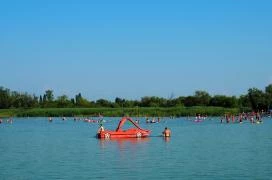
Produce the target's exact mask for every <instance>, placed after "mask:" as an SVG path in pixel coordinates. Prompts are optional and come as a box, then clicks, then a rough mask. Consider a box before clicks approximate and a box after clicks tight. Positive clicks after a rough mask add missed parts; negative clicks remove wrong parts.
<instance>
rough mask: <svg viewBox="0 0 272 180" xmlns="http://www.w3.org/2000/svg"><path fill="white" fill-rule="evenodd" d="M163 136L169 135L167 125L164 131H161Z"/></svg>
mask: <svg viewBox="0 0 272 180" xmlns="http://www.w3.org/2000/svg"><path fill="white" fill-rule="evenodd" d="M162 135H163V137H170V136H171V131H170V129H168V128H167V127H165V129H164V131H163V132H162Z"/></svg>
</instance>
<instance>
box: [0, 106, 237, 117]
mask: <svg viewBox="0 0 272 180" xmlns="http://www.w3.org/2000/svg"><path fill="white" fill-rule="evenodd" d="M241 111H242V110H240V109H239V108H223V107H211V106H194V107H169V108H162V107H137V108H32V109H0V117H50V116H52V117H63V116H65V117H76V116H93V117H96V116H99V115H103V116H105V117H121V116H134V117H137V116H139V117H166V116H175V117H180V116H196V115H197V114H201V115H207V116H221V115H224V114H226V113H228V114H238V113H240V112H241Z"/></svg>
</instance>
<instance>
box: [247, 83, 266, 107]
mask: <svg viewBox="0 0 272 180" xmlns="http://www.w3.org/2000/svg"><path fill="white" fill-rule="evenodd" d="M248 97H249V101H250V103H251V107H252V109H253V110H255V111H259V110H266V109H267V101H266V96H265V94H264V93H263V91H261V90H259V89H257V88H250V89H249V90H248Z"/></svg>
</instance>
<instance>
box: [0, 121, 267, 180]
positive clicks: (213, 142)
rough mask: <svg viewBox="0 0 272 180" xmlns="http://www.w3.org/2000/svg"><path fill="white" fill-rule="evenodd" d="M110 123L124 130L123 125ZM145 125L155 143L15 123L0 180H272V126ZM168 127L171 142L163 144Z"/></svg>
mask: <svg viewBox="0 0 272 180" xmlns="http://www.w3.org/2000/svg"><path fill="white" fill-rule="evenodd" d="M105 119H106V120H107V122H105V123H104V127H105V128H106V129H115V128H116V127H117V124H118V120H119V118H105ZM144 122H145V121H144V119H141V123H140V125H141V126H142V127H143V128H147V129H151V130H152V135H151V137H149V138H146V139H121V140H99V139H96V138H95V133H96V130H97V128H98V124H97V123H85V122H82V121H76V122H74V121H73V119H72V118H70V119H69V118H68V120H65V121H62V120H61V119H60V118H54V119H53V122H52V123H49V122H48V120H47V118H15V119H14V123H13V124H6V123H4V124H0V162H1V163H0V179H125V178H128V179H147V178H148V179H158V178H164V179H271V176H272V171H271V166H272V153H271V151H272V133H271V132H272V120H271V119H264V123H263V124H250V123H249V122H244V123H243V124H225V123H224V124H220V120H219V118H212V120H205V121H204V122H201V123H194V122H193V121H192V120H187V119H186V118H179V119H162V121H161V123H155V124H146V123H144ZM165 126H167V127H169V128H170V129H171V130H172V133H173V136H172V137H171V138H169V139H165V138H162V137H159V136H160V135H161V132H162V131H163V129H164V127H165Z"/></svg>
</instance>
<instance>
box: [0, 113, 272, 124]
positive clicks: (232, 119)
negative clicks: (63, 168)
mask: <svg viewBox="0 0 272 180" xmlns="http://www.w3.org/2000/svg"><path fill="white" fill-rule="evenodd" d="M264 117H268V118H270V117H272V111H270V112H263V111H262V112H254V111H253V112H247V113H245V112H243V113H239V114H231V113H226V114H224V115H222V116H220V123H243V122H244V121H248V122H250V123H262V122H263V118H264ZM54 118H59V117H54ZM54 118H53V117H48V121H49V122H53V119H54ZM162 118H163V119H166V118H168V119H175V118H179V117H175V116H170V117H157V118H155V117H151V118H150V117H145V123H160V122H161V119H162ZM67 119H68V118H66V117H61V120H63V121H65V120H67ZM208 119H214V117H213V118H211V117H208V116H207V115H205V114H197V115H196V116H195V117H192V116H187V120H193V121H194V122H202V121H204V120H208ZM216 119H218V118H216ZM73 120H74V121H83V122H87V123H103V122H106V120H104V118H103V116H102V115H99V116H98V117H91V118H90V117H73ZM13 122H14V120H13V118H12V117H9V118H0V124H3V123H7V124H12V123H13ZM135 123H137V124H140V118H136V120H135Z"/></svg>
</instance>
